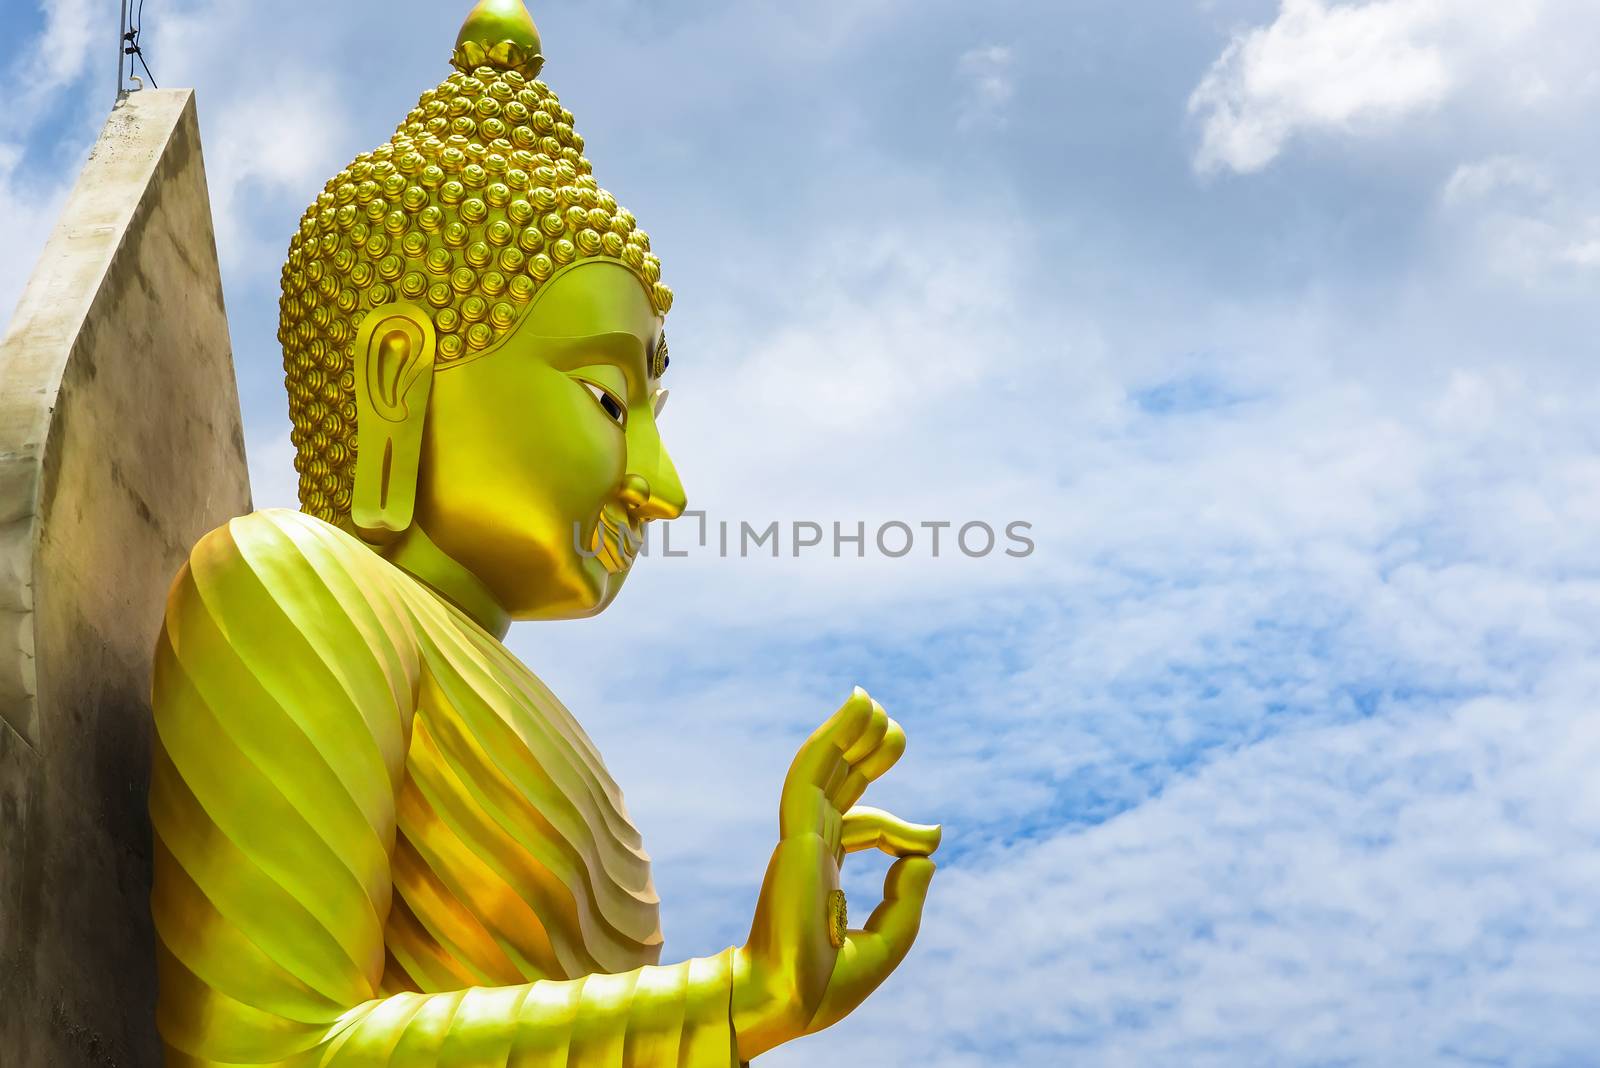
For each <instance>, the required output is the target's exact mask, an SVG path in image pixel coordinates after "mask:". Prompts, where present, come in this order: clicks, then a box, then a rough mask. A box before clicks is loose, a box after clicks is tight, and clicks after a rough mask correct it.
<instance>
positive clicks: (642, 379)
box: [524, 330, 649, 396]
mask: <svg viewBox="0 0 1600 1068" xmlns="http://www.w3.org/2000/svg"><path fill="white" fill-rule="evenodd" d="M524 340H526V341H527V342H528V343H531V344H533V345H537V346H538V347H539V348H540V350H541V351H543V352H544V353H545V355H546V358H547V359H549V361H550V363H551V365H552V366H553V367H555V368H557V369H558V370H562V371H572V370H576V369H577V368H579V367H585V366H589V365H592V364H595V363H601V362H603V363H609V364H613V365H615V366H616V367H617V368H618V369H619V370H621V371H622V374H623V376H624V377H625V378H627V380H628V388H629V391H630V392H632V391H635V390H637V391H638V394H639V395H640V396H643V395H644V391H645V387H646V385H647V383H648V381H649V371H648V368H647V367H646V358H647V355H648V354H647V352H646V349H645V343H644V342H643V341H642V340H640V339H639V337H638V336H637V335H635V334H630V333H628V332H627V331H626V330H616V331H612V332H610V333H605V334H589V335H585V336H581V337H542V336H539V335H533V336H526V335H525V336H524Z"/></svg>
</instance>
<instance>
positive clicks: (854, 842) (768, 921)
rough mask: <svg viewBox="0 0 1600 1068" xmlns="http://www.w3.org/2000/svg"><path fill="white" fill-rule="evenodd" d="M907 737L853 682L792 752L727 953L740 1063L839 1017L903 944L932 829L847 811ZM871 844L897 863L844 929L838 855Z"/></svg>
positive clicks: (927, 875) (914, 916) (925, 874)
mask: <svg viewBox="0 0 1600 1068" xmlns="http://www.w3.org/2000/svg"><path fill="white" fill-rule="evenodd" d="M905 745H906V736H905V732H904V731H902V730H901V729H900V725H899V724H898V723H896V722H895V721H894V720H892V719H890V718H889V716H888V714H887V713H886V712H884V710H883V706H882V705H879V704H878V703H877V702H876V701H874V700H872V699H871V698H870V697H868V696H867V694H866V693H865V692H864V691H863V690H861V689H860V688H857V689H856V690H855V691H854V692H853V693H852V694H851V695H850V697H849V698H848V699H847V700H846V701H845V703H844V704H843V705H842V706H840V708H839V710H838V711H837V712H835V713H834V714H833V715H832V716H830V717H829V718H828V720H827V722H825V723H823V724H822V726H821V727H818V728H817V730H816V731H815V732H814V733H813V734H812V735H811V737H810V738H808V739H806V741H805V743H804V744H803V745H801V747H800V751H799V752H798V753H797V754H796V755H795V759H794V763H793V764H792V765H791V766H790V768H789V774H788V776H787V777H786V778H785V779H784V784H783V794H782V797H781V799H780V801H779V806H778V832H779V833H778V839H779V840H778V845H777V848H776V849H774V850H773V853H772V860H771V862H770V863H769V864H768V865H767V873H766V878H765V879H764V880H763V882H762V886H761V896H760V899H759V901H758V902H757V904H756V915H755V919H754V921H753V922H752V923H751V927H750V938H749V940H748V941H747V942H746V943H745V945H744V946H743V947H741V948H740V949H739V950H738V951H737V956H736V974H735V986H734V1004H733V1022H734V1029H735V1031H736V1032H737V1035H738V1043H739V1055H740V1058H741V1059H743V1060H749V1059H751V1058H752V1057H755V1056H756V1055H757V1054H759V1053H762V1052H765V1051H766V1050H769V1049H771V1048H772V1047H773V1046H776V1045H778V1044H780V1043H782V1042H787V1041H789V1040H790V1039H792V1038H796V1037H799V1036H800V1035H804V1034H808V1033H810V1032H812V1031H818V1030H821V1029H822V1028H824V1027H827V1026H828V1025H830V1024H832V1023H834V1022H835V1021H837V1020H839V1019H840V1018H842V1017H843V1016H845V1015H846V1014H847V1013H849V1012H850V1011H851V1010H852V1009H854V1008H855V1007H856V1006H857V1005H859V1004H860V1003H861V1002H862V1000H863V999H865V998H866V996H867V995H868V994H870V993H871V992H872V991H873V990H874V989H876V988H877V986H878V984H880V983H881V982H883V980H884V979H886V978H887V977H888V976H889V973H890V972H892V971H893V970H894V968H895V966H896V965H898V964H899V963H900V961H901V960H902V959H903V958H904V957H905V955H906V953H907V951H908V950H910V948H911V943H912V941H913V940H914V939H915V938H916V935H917V928H918V926H919V925H920V923H921V919H922V906H923V903H924V902H925V901H926V899H927V893H928V885H929V882H930V880H931V879H932V878H933V869H934V865H933V861H932V860H930V859H929V856H928V855H929V854H931V853H932V852H933V851H934V850H935V849H937V848H938V845H939V834H940V831H939V828H938V827H930V826H920V825H917V824H911V823H906V822H905V821H903V820H900V819H898V818H897V817H895V816H892V815H890V814H889V813H887V812H883V811H881V810H879V809H872V808H865V807H854V806H855V802H856V801H857V800H858V799H859V798H860V797H861V795H862V794H863V793H865V791H866V789H867V787H868V786H869V785H870V784H871V783H872V781H873V780H874V779H877V778H878V777H879V776H881V775H883V774H884V773H885V772H887V771H888V770H889V768H891V767H892V766H894V763H895V761H897V760H898V759H899V758H900V755H901V754H902V753H903V752H905ZM872 848H877V849H882V850H884V851H885V852H887V853H890V854H891V855H894V856H896V857H899V858H900V859H899V860H897V861H896V862H895V864H894V866H893V867H891V868H890V869H889V874H888V876H887V877H886V879H885V880H884V895H883V902H882V904H880V905H879V906H878V907H877V908H876V909H875V910H873V913H872V916H871V918H870V919H869V920H868V921H867V925H866V927H865V928H863V929H861V930H852V931H846V930H845V927H844V922H843V919H844V916H843V900H842V895H840V894H839V893H838V890H839V864H840V862H841V860H842V859H843V856H844V854H845V853H847V852H854V851H856V850H859V849H872Z"/></svg>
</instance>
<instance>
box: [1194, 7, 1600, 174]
mask: <svg viewBox="0 0 1600 1068" xmlns="http://www.w3.org/2000/svg"><path fill="white" fill-rule="evenodd" d="M1597 28H1600V25H1597V22H1596V19H1595V17H1594V12H1593V9H1592V7H1589V8H1586V7H1585V6H1584V5H1581V4H1577V3H1574V2H1571V0H1530V2H1527V3H1520V4H1476V3H1469V2H1466V0H1368V2H1365V3H1330V2H1328V0H1282V6H1281V8H1280V10H1279V12H1278V15H1277V18H1276V19H1274V20H1273V21H1272V22H1271V23H1270V24H1268V25H1266V26H1258V27H1254V28H1250V29H1247V30H1243V31H1240V32H1239V33H1237V34H1235V35H1234V37H1233V39H1232V40H1231V41H1230V43H1229V44H1228V46H1227V48H1226V49H1224V51H1223V53H1222V55H1221V56H1219V57H1218V59H1217V60H1216V61H1215V62H1214V63H1213V64H1212V66H1211V69H1210V70H1209V71H1208V72H1207V73H1206V75H1205V77H1204V78H1203V79H1202V80H1201V82H1200V84H1199V85H1198V86H1197V87H1196V88H1195V90H1194V92H1193V93H1192V94H1191V96H1190V98H1189V111H1190V112H1191V114H1195V115H1198V116H1200V117H1201V119H1202V128H1201V143H1200V146H1199V149H1198V150H1197V152H1196V155H1195V161H1194V162H1195V167H1196V169H1197V170H1199V171H1200V172H1202V173H1210V172H1215V171H1220V170H1232V171H1236V172H1239V173H1250V172H1253V171H1259V170H1261V169H1262V168H1263V167H1266V166H1267V165H1268V164H1270V163H1271V162H1272V161H1273V160H1274V159H1276V158H1277V157H1278V155H1279V154H1280V153H1281V152H1282V151H1283V150H1284V148H1285V146H1286V145H1288V143H1289V142H1290V141H1291V140H1293V139H1295V138H1297V137H1301V136H1306V135H1335V136H1353V135H1360V134H1367V133H1374V132H1381V131H1387V130H1391V129H1394V128H1395V127H1396V126H1397V125H1399V124H1400V123H1402V122H1404V121H1407V120H1413V119H1416V118H1418V117H1421V116H1426V115H1430V114H1432V113H1434V112H1435V111H1436V110H1437V109H1439V108H1440V107H1442V106H1443V105H1445V104H1447V103H1449V102H1452V101H1454V100H1456V99H1457V98H1470V99H1472V100H1473V101H1474V102H1475V103H1477V102H1480V101H1481V103H1482V107H1481V108H1480V110H1479V114H1478V116H1477V118H1478V120H1479V121H1482V119H1483V118H1484V117H1485V116H1486V115H1488V116H1493V115H1498V114H1500V113H1503V112H1505V111H1507V110H1509V111H1511V112H1516V111H1520V110H1524V109H1526V108H1529V107H1542V106H1547V105H1551V103H1552V101H1551V98H1552V97H1553V96H1559V97H1564V98H1566V100H1563V101H1556V102H1555V103H1556V104H1565V103H1567V102H1568V101H1570V100H1571V99H1572V98H1574V97H1576V96H1583V95H1589V94H1592V93H1593V92H1594V89H1595V86H1596V75H1595V72H1594V69H1593V65H1592V63H1590V62H1589V61H1588V60H1587V59H1584V58H1583V51H1584V50H1585V49H1584V46H1583V45H1582V44H1581V42H1583V41H1585V40H1587V41H1589V42H1590V46H1591V47H1592V43H1593V41H1594V39H1595V34H1596V31H1597Z"/></svg>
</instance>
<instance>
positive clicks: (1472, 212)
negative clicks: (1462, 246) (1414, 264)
mask: <svg viewBox="0 0 1600 1068" xmlns="http://www.w3.org/2000/svg"><path fill="white" fill-rule="evenodd" d="M1440 204H1441V207H1442V208H1443V209H1444V217H1445V219H1446V220H1448V221H1449V222H1450V223H1452V224H1454V225H1455V226H1456V227H1459V228H1461V229H1462V230H1463V231H1464V235H1463V236H1464V237H1465V239H1466V247H1467V248H1468V250H1469V252H1470V254H1471V258H1472V260H1473V261H1475V262H1478V263H1481V264H1483V265H1484V267H1485V268H1486V269H1487V270H1488V271H1489V272H1490V273H1492V274H1496V275H1500V276H1502V277H1507V278H1511V279H1513V280H1515V281H1516V282H1517V283H1519V284H1521V285H1524V286H1528V287H1530V288H1536V287H1545V286H1551V285H1560V284H1562V283H1564V282H1565V283H1576V284H1578V285H1581V284H1583V282H1584V280H1585V279H1586V278H1590V277H1592V275H1591V274H1590V273H1589V272H1592V271H1594V270H1595V269H1596V268H1600V183H1596V182H1595V181H1594V180H1593V177H1592V176H1591V175H1583V176H1582V177H1566V176H1556V175H1553V174H1552V173H1551V171H1550V169H1549V168H1548V167H1546V166H1543V165H1541V164H1539V163H1538V162H1536V161H1534V160H1532V159H1529V158H1526V157H1522V156H1493V157H1490V158H1488V159H1483V160H1478V161H1476V162H1473V163H1467V164H1462V165H1461V166H1460V167H1457V168H1456V170H1455V172H1454V173H1453V174H1452V175H1451V176H1450V178H1449V180H1448V181H1447V182H1446V183H1445V187H1444V190H1443V192H1442V193H1441V195H1440Z"/></svg>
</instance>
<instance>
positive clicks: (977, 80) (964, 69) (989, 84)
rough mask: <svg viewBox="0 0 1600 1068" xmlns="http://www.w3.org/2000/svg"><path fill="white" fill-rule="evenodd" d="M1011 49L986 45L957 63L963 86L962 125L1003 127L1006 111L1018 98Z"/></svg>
mask: <svg viewBox="0 0 1600 1068" xmlns="http://www.w3.org/2000/svg"><path fill="white" fill-rule="evenodd" d="M1012 67H1013V57H1012V54H1011V49H1009V48H1007V47H1006V46H1005V45H984V46H982V47H979V48H973V49H969V50H968V51H966V52H963V53H962V54H961V58H960V59H959V60H957V61H956V71H957V73H958V74H959V75H960V77H961V81H962V83H963V94H962V100H961V106H960V110H959V116H958V119H957V121H958V123H959V124H960V125H962V126H966V127H970V126H988V125H1001V124H1003V123H1004V122H1005V108H1006V105H1007V104H1009V103H1010V102H1011V98H1012V97H1013V96H1014V95H1016V91H1017V85H1016V76H1015V75H1014V74H1013V73H1012Z"/></svg>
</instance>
